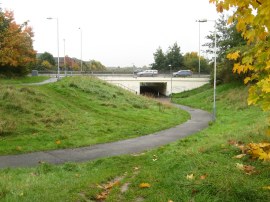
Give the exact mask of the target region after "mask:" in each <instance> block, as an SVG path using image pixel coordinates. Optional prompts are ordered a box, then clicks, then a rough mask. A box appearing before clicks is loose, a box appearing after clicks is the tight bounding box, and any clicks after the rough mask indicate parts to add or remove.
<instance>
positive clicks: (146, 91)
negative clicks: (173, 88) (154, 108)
mask: <svg viewBox="0 0 270 202" xmlns="http://www.w3.org/2000/svg"><path fill="white" fill-rule="evenodd" d="M166 91H167V83H166V82H164V83H147V82H145V83H140V94H141V95H147V96H153V97H165V96H166Z"/></svg>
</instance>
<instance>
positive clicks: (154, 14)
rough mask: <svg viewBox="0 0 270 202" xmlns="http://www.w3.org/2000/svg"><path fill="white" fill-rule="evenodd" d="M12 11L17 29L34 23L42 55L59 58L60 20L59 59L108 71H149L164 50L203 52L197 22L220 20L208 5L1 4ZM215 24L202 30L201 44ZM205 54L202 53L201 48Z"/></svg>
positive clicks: (102, 0) (115, 0) (120, 0)
mask: <svg viewBox="0 0 270 202" xmlns="http://www.w3.org/2000/svg"><path fill="white" fill-rule="evenodd" d="M0 3H1V5H0V6H1V7H2V8H3V9H8V10H13V11H14V14H15V20H16V22H17V23H22V22H24V21H27V20H29V25H30V26H32V28H33V31H34V34H35V37H34V49H35V50H36V51H37V52H38V53H42V52H45V51H47V52H49V53H52V54H53V55H54V56H57V29H56V27H57V26H56V25H57V23H56V20H47V19H46V18H47V17H54V18H58V20H59V39H60V40H59V49H60V57H62V56H63V55H64V40H63V39H65V53H66V55H68V56H70V57H77V58H78V59H80V57H81V32H80V29H79V27H80V28H81V29H82V41H83V45H82V50H83V51H82V58H83V60H86V61H88V60H90V59H91V60H92V59H95V60H98V61H100V62H101V63H102V64H104V65H105V66H120V67H123V66H132V65H133V64H134V65H135V66H144V65H146V66H148V65H149V64H151V63H153V62H154V59H153V53H154V52H155V51H156V50H157V48H158V47H159V46H160V47H161V48H162V50H163V51H164V52H166V51H167V49H168V47H169V46H171V45H173V44H174V43H175V42H177V43H178V45H179V46H180V48H181V53H183V54H184V53H186V52H191V51H196V52H197V51H198V49H199V25H198V23H196V20H197V19H203V18H206V19H211V20H214V19H217V18H218V14H217V13H216V10H215V7H214V5H212V4H209V0H76V1H74V0H65V1H57V0H46V1H37V0H23V1H22V0H0ZM213 30H214V23H213V22H207V23H203V24H201V44H203V43H204V42H205V36H206V35H208V34H209V31H213ZM202 49H203V48H202Z"/></svg>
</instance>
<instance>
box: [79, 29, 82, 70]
mask: <svg viewBox="0 0 270 202" xmlns="http://www.w3.org/2000/svg"><path fill="white" fill-rule="evenodd" d="M79 30H80V31H81V73H82V28H80V27H79Z"/></svg>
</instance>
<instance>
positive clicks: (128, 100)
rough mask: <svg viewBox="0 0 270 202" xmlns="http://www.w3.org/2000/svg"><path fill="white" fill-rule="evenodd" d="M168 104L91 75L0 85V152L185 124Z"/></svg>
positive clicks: (84, 142)
mask: <svg viewBox="0 0 270 202" xmlns="http://www.w3.org/2000/svg"><path fill="white" fill-rule="evenodd" d="M188 118H189V115H188V114H187V113H186V112H183V111H181V110H178V109H176V108H174V107H172V106H170V105H161V104H159V103H158V102H157V101H153V100H151V99H148V98H145V97H142V96H136V95H134V94H132V93H130V92H127V91H125V90H122V89H121V88H117V87H114V86H112V85H110V84H108V83H106V82H104V81H100V80H98V79H95V78H91V77H73V78H65V79H62V80H61V81H59V82H57V83H51V84H48V85H43V86H23V85H1V86H0V154H11V153H23V152H32V151H39V150H50V149H58V148H70V147H80V146H86V145H93V144H98V143H105V142H112V141H117V140H121V139H128V138H132V137H137V136H142V135H147V134H150V133H153V132H156V131H159V130H163V129H166V128H169V127H171V126H175V125H177V124H179V123H181V122H184V121H186V120H187V119H188Z"/></svg>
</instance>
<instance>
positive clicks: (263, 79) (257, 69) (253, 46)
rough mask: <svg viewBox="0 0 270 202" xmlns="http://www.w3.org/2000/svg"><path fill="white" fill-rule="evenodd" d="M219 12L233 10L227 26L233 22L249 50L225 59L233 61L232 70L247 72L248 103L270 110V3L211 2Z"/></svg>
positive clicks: (255, 0)
mask: <svg viewBox="0 0 270 202" xmlns="http://www.w3.org/2000/svg"><path fill="white" fill-rule="evenodd" d="M210 2H212V3H215V4H216V8H217V11H218V12H223V10H229V9H230V8H233V9H232V12H233V14H232V15H231V16H230V18H229V19H228V23H229V24H231V23H233V22H236V29H237V31H238V32H240V33H241V35H242V37H244V39H245V40H246V41H247V46H248V48H246V49H244V50H240V49H239V50H235V51H234V52H232V53H230V54H228V56H227V57H228V58H229V59H231V60H234V61H235V64H234V68H233V71H234V72H237V73H239V74H240V73H247V72H250V73H251V76H248V77H246V78H245V81H244V82H245V83H250V84H251V85H250V87H249V97H248V104H259V105H260V106H261V107H262V109H264V110H270V41H269V40H270V35H269V30H270V1H268V0H242V1H236V0H222V1H221V0H210Z"/></svg>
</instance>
